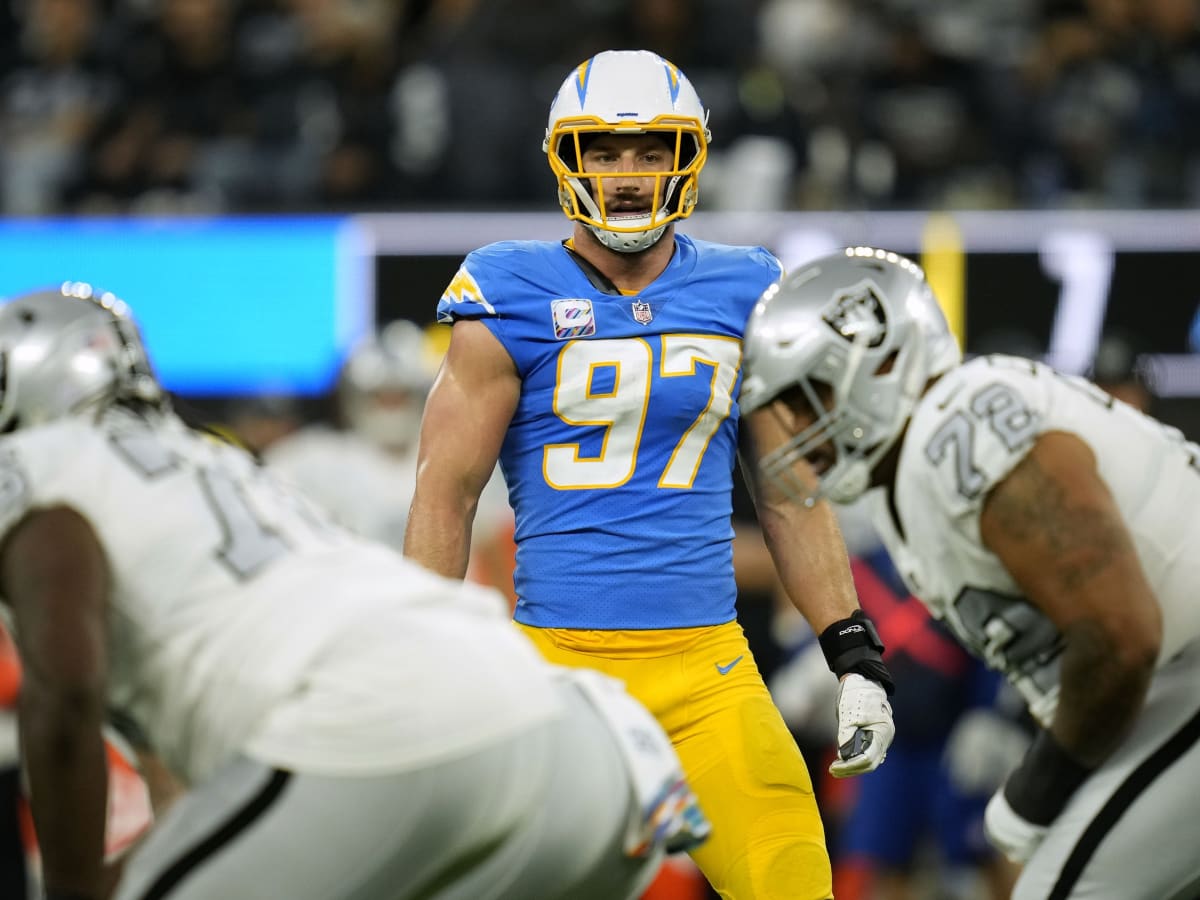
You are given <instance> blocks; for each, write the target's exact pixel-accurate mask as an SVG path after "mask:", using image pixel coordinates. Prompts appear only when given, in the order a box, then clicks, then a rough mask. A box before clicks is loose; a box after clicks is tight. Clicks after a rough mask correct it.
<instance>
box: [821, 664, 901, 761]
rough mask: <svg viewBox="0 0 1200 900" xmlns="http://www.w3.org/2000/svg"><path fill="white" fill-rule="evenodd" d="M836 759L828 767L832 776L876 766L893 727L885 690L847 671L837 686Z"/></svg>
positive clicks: (885, 749) (883, 752) (889, 740)
mask: <svg viewBox="0 0 1200 900" xmlns="http://www.w3.org/2000/svg"><path fill="white" fill-rule="evenodd" d="M837 717H838V733H837V741H838V758H837V759H836V760H834V762H833V763H832V764H831V765H830V766H829V774H831V775H832V776H833V777H834V778H847V777H849V776H851V775H861V774H862V773H863V772H871V771H874V770H875V769H877V768H879V764H880V763H882V762H883V759H884V757H885V756H887V751H888V747H890V746H891V745H892V738H894V737H895V736H896V726H895V724H894V723H893V722H892V707H891V704H890V703H888V699H887V692H886V691H885V690H884V689H883V687H882V686H881V685H880V684H878V683H877V682H874V681H871V680H870V679H869V678H864V677H863V676H862V675H859V674H857V673H855V672H851V673H850V674H849V675H847V676H846V677H845V678H843V679H842V683H841V684H840V685H839V686H838V699H837Z"/></svg>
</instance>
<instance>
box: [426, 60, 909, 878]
mask: <svg viewBox="0 0 1200 900" xmlns="http://www.w3.org/2000/svg"><path fill="white" fill-rule="evenodd" d="M707 119H708V113H707V111H706V110H705V109H704V107H703V106H702V105H701V102H700V99H699V97H698V96H697V94H696V91H695V89H694V88H693V87H692V84H691V83H690V82H689V81H688V79H687V78H686V77H685V76H684V74H683V73H682V72H680V71H679V69H677V68H676V67H675V66H674V65H672V64H671V63H670V62H668V61H667V60H665V59H663V58H661V57H659V56H658V55H656V54H654V53H650V52H647V51H640V50H632V51H608V52H604V53H600V54H598V55H597V56H595V57H593V58H591V59H588V60H585V61H584V62H583V63H581V64H580V65H579V66H578V67H577V68H576V69H575V70H574V71H572V72H571V73H570V74H569V75H568V77H567V78H566V80H565V81H564V82H563V84H562V87H561V89H560V90H559V92H558V94H557V96H556V97H555V98H554V102H553V104H552V105H551V107H550V114H549V121H548V126H547V129H546V135H545V140H544V144H543V149H544V150H545V152H546V154H547V157H548V159H549V162H550V168H551V170H552V171H553V173H554V175H555V177H556V179H557V182H558V200H559V202H560V204H561V205H562V208H563V211H564V212H565V213H566V215H567V218H568V219H569V220H570V221H571V222H572V223H573V231H572V233H571V236H570V237H569V238H568V239H567V240H565V241H562V242H561V243H560V242H540V241H506V242H501V243H497V244H491V245H488V246H485V247H483V248H481V249H479V250H476V251H474V252H473V253H471V254H470V255H468V256H467V258H466V260H465V261H464V262H463V264H462V267H461V268H460V269H459V271H458V273H457V274H456V275H455V277H454V278H453V280H452V281H451V283H450V285H449V286H448V287H447V289H446V291H445V294H444V295H443V296H442V298H441V302H440V303H439V305H438V317H439V319H440V320H441V321H444V322H447V323H453V329H452V332H451V338H450V346H449V351H448V353H447V356H446V358H445V360H444V362H443V365H442V368H441V370H440V373H439V375H438V377H437V379H436V381H435V383H434V387H433V389H432V391H431V393H430V396H429V399H428V402H427V405H426V409H425V417H424V419H423V422H422V433H421V443H420V450H419V454H418V457H419V461H418V474H417V489H416V493H415V495H414V498H413V505H412V508H411V511H410V515H409V523H408V530H407V533H406V536H405V544H404V549H405V553H406V554H408V555H410V556H411V557H413V558H414V559H416V560H417V561H419V562H421V563H423V564H425V565H427V566H429V567H430V568H432V569H433V570H435V571H437V572H440V573H442V574H444V575H449V576H453V577H462V575H463V573H464V571H465V569H466V565H467V554H468V548H469V545H470V534H471V527H472V519H473V515H474V509H475V506H476V503H477V500H478V497H479V494H480V491H481V489H482V487H483V485H484V483H485V482H486V481H487V478H488V476H489V475H490V474H491V471H492V468H493V466H494V465H495V464H496V461H497V458H499V461H500V465H501V468H502V471H503V473H504V477H505V480H506V482H507V484H508V489H509V500H510V502H511V505H512V507H513V509H514V511H515V513H516V543H517V569H516V576H515V577H516V593H517V598H518V599H517V605H516V611H515V617H516V620H517V622H518V623H520V625H521V627H522V628H523V629H524V631H525V633H526V634H528V635H529V636H530V637H531V638H532V639H533V640H534V641H535V643H537V645H538V646H539V647H541V648H542V650H543V652H544V653H545V655H546V656H547V657H548V658H549V659H551V660H553V661H555V662H558V663H563V664H566V665H572V666H583V667H593V668H596V669H600V670H602V671H604V672H608V673H610V674H613V675H616V676H618V677H620V678H621V679H622V680H624V681H625V682H626V683H627V684H628V686H629V689H630V691H631V693H633V694H634V695H635V696H637V697H638V698H639V699H641V700H642V701H643V702H644V703H645V704H646V705H647V706H648V707H649V708H650V709H651V711H653V712H654V713H655V714H656V715H657V716H658V718H659V721H660V722H661V723H662V724H663V726H664V727H665V728H666V729H667V732H668V733H669V734H670V736H671V739H672V740H673V741H674V743H675V745H676V747H677V749H678V750H679V753H680V756H681V758H682V759H683V762H684V767H685V769H686V771H687V772H688V775H689V778H690V780H691V782H692V784H693V786H694V787H695V789H696V792H697V794H698V795H699V797H700V801H701V804H702V805H703V807H704V809H705V812H706V813H707V814H708V816H709V818H710V819H711V820H712V822H713V826H714V827H713V836H712V838H711V840H710V841H708V842H707V843H706V844H705V845H704V846H703V847H702V848H700V849H699V850H698V851H697V852H696V853H695V854H694V858H695V860H696V862H697V863H698V864H699V866H700V868H701V869H702V870H703V871H704V874H705V876H706V877H707V878H708V879H709V881H710V882H711V883H712V885H713V886H714V887H715V888H716V890H717V891H718V892H719V893H720V894H721V896H723V897H726V898H736V900H751V898H755V900H771V898H781V900H783V898H786V900H824V898H827V897H829V896H830V893H831V884H830V866H829V858H828V853H827V850H826V845H825V839H824V834H823V831H822V826H821V820H820V817H819V815H818V811H817V808H816V803H815V800H814V797H813V790H812V784H811V782H810V779H809V775H808V771H807V768H806V766H805V763H804V760H803V759H802V758H801V756H800V753H799V750H798V749H797V747H796V744H795V741H794V740H793V738H792V736H791V734H790V733H789V731H788V729H787V727H786V725H785V724H784V722H783V719H782V717H781V716H780V714H779V712H778V710H777V709H776V708H775V706H774V705H773V704H772V702H771V697H770V695H769V694H768V692H767V689H766V686H765V685H764V684H763V679H762V676H761V675H760V673H759V670H758V668H757V666H756V665H755V662H754V659H753V657H752V654H751V652H750V648H749V646H748V644H747V642H746V638H745V635H744V634H743V632H742V629H741V628H740V626H739V624H738V621H737V616H736V611H735V607H734V597H735V593H736V586H735V582H734V572H733V565H732V542H733V528H732V525H731V521H730V514H731V505H732V497H731V494H732V487H733V474H732V473H733V467H734V465H735V462H736V459H735V456H736V451H737V446H738V405H737V402H736V399H735V398H736V397H737V390H738V386H739V384H740V381H741V337H742V329H743V326H744V324H745V320H746V315H747V314H748V312H749V310H750V308H751V306H752V305H753V303H754V301H755V300H756V299H757V296H758V295H759V294H760V293H761V292H762V290H763V289H764V288H765V287H766V286H767V285H768V284H770V283H771V282H772V281H774V280H775V279H776V278H778V276H779V273H780V267H779V263H778V261H777V260H776V259H775V258H774V257H773V256H771V254H769V253H768V252H767V251H766V250H763V249H762V248H759V247H733V246H726V245H721V244H714V243H708V242H704V241H699V240H693V239H692V238H689V237H687V236H685V235H682V234H677V233H676V232H675V226H676V223H677V222H679V221H680V220H682V219H685V218H686V217H687V216H688V215H690V214H691V212H692V210H693V209H694V208H695V206H696V201H697V190H698V178H699V174H700V171H701V169H702V168H703V166H704V162H705V159H706V158H707V155H708V144H709V137H710V135H709V130H708V126H707ZM777 499H778V498H776V497H774V496H773V495H771V494H763V495H762V496H760V497H759V506H758V513H759V517H760V520H761V522H762V525H763V527H764V529H765V532H766V537H767V541H768V543H769V544H770V545H771V547H772V550H773V552H774V554H775V558H776V561H777V564H778V565H779V567H780V571H781V573H782V577H783V580H784V583H785V586H786V588H787V590H788V592H789V594H790V596H791V598H792V600H793V602H794V603H795V604H796V605H797V606H798V608H799V609H800V610H801V611H802V612H803V613H804V615H805V616H806V617H807V619H808V620H809V622H810V623H811V624H812V626H813V628H814V629H815V630H816V631H817V633H819V634H821V635H823V646H824V647H825V648H826V651H827V652H826V655H827V658H828V660H829V664H830V668H831V669H832V670H833V671H834V672H835V673H836V675H837V677H838V678H840V679H841V701H840V705H839V708H838V716H839V720H840V724H841V728H840V734H841V737H840V742H841V743H842V744H843V745H844V747H845V749H844V755H843V757H842V758H840V759H839V760H837V761H836V762H835V763H834V765H833V770H834V772H835V774H837V775H852V774H856V773H859V772H865V771H868V770H870V769H873V768H875V767H876V766H877V765H878V764H879V763H880V762H881V761H882V760H883V757H884V754H885V752H886V750H887V746H888V743H889V742H890V740H891V736H892V734H893V726H892V721H891V713H890V709H889V706H888V703H887V698H886V693H885V691H886V689H887V688H889V687H890V677H889V676H888V674H887V669H886V668H885V667H884V665H883V663H882V660H881V658H880V655H879V651H880V649H881V644H880V643H879V641H878V637H877V635H876V634H875V633H874V631H873V628H872V626H871V625H870V622H869V621H868V620H867V619H866V618H865V616H863V614H862V612H861V610H859V609H858V606H857V602H856V599H855V594H854V589H853V585H852V582H851V579H850V574H849V567H848V563H847V558H846V553H845V548H844V546H843V545H842V543H841V540H840V536H839V534H838V531H837V527H836V524H835V520H834V516H833V513H832V510H831V509H829V508H827V507H825V506H824V505H822V506H821V507H820V508H819V509H818V510H817V511H816V512H815V513H810V514H803V515H798V514H796V513H795V511H794V510H792V509H791V508H790V507H789V506H788V505H786V504H781V503H779V502H777Z"/></svg>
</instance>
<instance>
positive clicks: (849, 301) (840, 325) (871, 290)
mask: <svg viewBox="0 0 1200 900" xmlns="http://www.w3.org/2000/svg"><path fill="white" fill-rule="evenodd" d="M821 318H823V319H824V320H825V322H826V323H827V324H828V325H829V327H830V328H832V329H833V330H834V331H836V332H837V333H838V334H840V335H841V336H842V337H844V338H845V339H846V340H848V341H855V340H858V339H859V335H861V334H866V335H867V339H866V340H867V346H868V347H878V346H879V345H880V344H882V343H883V339H884V338H885V337H887V315H886V314H885V313H884V311H883V304H882V303H880V302H879V297H878V296H877V295H876V293H875V286H874V285H873V284H871V282H869V281H861V282H859V283H858V284H856V285H854V287H852V288H850V289H849V290H848V291H846V292H845V293H843V294H841V295H840V296H838V297H837V298H836V299H835V300H834V301H833V303H831V304H830V305H829V308H828V310H827V311H826V312H825V314H824V315H823V316H822V317H821Z"/></svg>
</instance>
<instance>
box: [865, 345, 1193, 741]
mask: <svg viewBox="0 0 1200 900" xmlns="http://www.w3.org/2000/svg"><path fill="white" fill-rule="evenodd" d="M1048 432H1066V433H1069V434H1073V435H1076V436H1077V437H1079V438H1080V439H1081V440H1083V441H1084V443H1086V444H1087V445H1088V446H1089V447H1090V448H1091V450H1092V452H1093V453H1094V454H1095V457H1096V465H1097V470H1098V471H1099V474H1100V477H1101V478H1102V479H1103V480H1104V482H1105V484H1106V485H1107V487H1108V490H1109V492H1110V493H1111V494H1112V497H1113V499H1114V501H1115V502H1116V505H1117V507H1118V509H1119V510H1120V512H1121V516H1122V518H1123V519H1124V521H1125V524H1126V527H1127V528H1128V529H1129V532H1130V534H1131V536H1132V538H1133V541H1134V544H1135V546H1136V548H1137V551H1138V558H1139V560H1140V561H1141V564H1142V568H1143V570H1144V571H1145V574H1146V576H1147V578H1148V579H1149V582H1150V585H1151V586H1152V587H1153V588H1154V592H1155V595H1156V597H1157V599H1158V603H1159V605H1160V607H1161V608H1162V613H1163V625H1164V627H1163V635H1164V637H1163V646H1162V649H1161V652H1160V654H1159V660H1160V664H1161V662H1162V661H1164V660H1167V659H1170V658H1171V657H1172V656H1173V655H1174V654H1175V653H1176V652H1177V651H1178V650H1179V649H1180V648H1181V647H1183V646H1184V645H1185V644H1187V643H1189V642H1191V641H1193V640H1195V639H1197V638H1200V601H1198V600H1197V597H1196V585H1198V584H1200V554H1198V553H1197V552H1196V550H1197V548H1198V547H1200V470H1198V469H1197V464H1198V462H1197V453H1200V448H1198V447H1197V446H1196V445H1195V444H1189V443H1187V442H1186V441H1185V440H1184V439H1183V436H1182V435H1181V434H1180V433H1179V431H1177V430H1176V429H1174V428H1170V427H1168V426H1165V425H1163V424H1162V423H1160V422H1158V421H1156V420H1155V419H1152V418H1150V417H1149V416H1146V415H1143V414H1142V413H1140V412H1138V411H1137V410H1135V409H1133V408H1132V407H1130V406H1127V405H1126V404H1124V403H1120V402H1118V401H1116V400H1114V399H1113V398H1112V397H1110V396H1109V395H1108V394H1106V393H1104V392H1103V391H1102V390H1100V388H1098V387H1096V386H1095V385H1093V384H1090V383H1089V382H1087V381H1084V380H1083V379H1080V378H1076V377H1074V376H1069V375H1063V374H1061V373H1058V372H1056V371H1054V370H1053V369H1051V368H1050V367H1048V366H1045V365H1042V364H1041V363H1036V362H1031V361H1030V360H1026V359H1019V358H1016V357H1008V356H998V355H997V356H988V357H981V358H979V359H975V360H972V361H971V362H969V363H967V364H966V365H963V366H961V367H959V368H957V369H954V370H952V371H951V372H949V373H948V374H946V375H945V376H944V377H943V378H941V379H940V380H939V381H938V382H937V383H936V384H935V385H934V386H933V387H932V388H931V389H930V390H929V391H928V392H927V393H926V394H925V396H924V397H922V398H921V400H920V401H919V402H918V405H917V408H916V410H915V411H914V413H913V417H912V421H911V424H910V425H909V428H908V432H907V434H906V435H905V438H904V445H903V448H902V450H901V454H900V462H899V468H898V472H897V477H896V487H895V505H896V512H897V515H898V516H899V519H900V524H901V526H902V528H903V534H901V533H900V532H899V531H898V530H897V528H896V526H895V524H894V520H893V519H892V516H891V513H890V512H889V510H888V508H887V499H886V496H885V495H883V492H881V491H875V492H873V493H872V494H871V498H870V502H871V503H872V504H873V507H872V514H873V518H874V521H875V523H876V526H877V527H878V529H879V531H880V534H881V536H882V537H883V540H884V543H885V544H886V545H887V547H888V550H889V552H890V553H891V556H892V558H893V559H894V560H895V561H896V564H897V567H898V568H899V569H900V571H901V573H902V574H903V575H904V578H905V580H906V581H907V582H908V586H909V588H910V589H911V590H912V591H913V593H914V594H915V595H916V596H918V597H920V598H921V600H923V601H924V602H925V604H926V605H927V606H929V607H930V609H931V611H932V612H933V614H934V615H935V616H937V617H938V618H940V619H943V620H944V621H945V622H946V623H947V624H948V625H949V626H950V627H951V628H952V629H953V630H954V631H955V633H956V634H957V635H958V637H959V638H960V639H961V640H962V642H963V643H964V644H966V645H967V646H968V647H969V648H970V649H972V650H973V651H974V652H975V653H976V654H977V655H979V656H980V657H982V658H983V659H984V660H985V661H987V662H988V663H989V664H990V665H991V666H993V667H994V668H997V669H1000V670H1002V671H1004V672H1005V674H1006V675H1007V676H1008V678H1009V680H1010V681H1012V682H1013V684H1014V685H1015V686H1016V687H1017V689H1018V690H1019V691H1020V692H1021V693H1022V695H1023V696H1024V697H1025V699H1026V701H1027V702H1028V703H1029V706H1030V711H1031V712H1032V713H1033V714H1034V715H1035V716H1036V717H1037V718H1038V719H1039V720H1041V721H1042V722H1043V723H1049V722H1050V721H1051V720H1052V718H1053V715H1054V708H1055V705H1056V703H1057V694H1058V678H1059V671H1058V657H1059V654H1060V652H1061V647H1062V644H1061V637H1060V635H1059V633H1058V631H1057V629H1056V627H1055V626H1054V625H1053V624H1052V623H1051V622H1050V621H1049V620H1048V619H1047V618H1046V617H1045V616H1044V615H1043V614H1042V613H1041V612H1040V611H1039V610H1038V609H1037V608H1036V607H1034V606H1033V605H1032V604H1030V603H1028V602H1026V600H1025V599H1024V598H1023V597H1022V596H1021V591H1020V588H1019V587H1018V585H1017V584H1016V582H1015V581H1014V580H1013V578H1012V576H1011V575H1009V573H1008V572H1007V571H1006V570H1005V568H1004V567H1003V566H1002V565H1001V563H1000V560H999V559H998V558H997V557H996V556H995V555H994V554H993V553H991V552H990V551H989V550H988V549H987V547H985V546H984V544H983V542H982V540H981V538H980V534H979V515H980V511H981V510H982V507H983V503H984V501H985V499H986V498H987V496H988V494H989V493H990V492H991V490H992V489H993V488H994V487H995V486H996V485H997V484H999V483H1000V482H1002V481H1003V480H1004V479H1005V477H1007V476H1008V474H1009V473H1011V472H1012V471H1013V469H1015V468H1016V466H1017V465H1018V464H1019V463H1020V462H1021V460H1023V459H1024V458H1025V456H1026V455H1027V454H1028V453H1029V450H1030V449H1031V448H1032V446H1033V443H1034V441H1036V440H1037V438H1038V437H1039V436H1040V435H1042V434H1046V433H1048ZM1048 499H1049V498H1048ZM1031 515H1036V510H1035V511H1031Z"/></svg>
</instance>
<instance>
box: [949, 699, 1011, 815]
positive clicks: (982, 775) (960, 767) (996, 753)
mask: <svg viewBox="0 0 1200 900" xmlns="http://www.w3.org/2000/svg"><path fill="white" fill-rule="evenodd" d="M1029 741H1030V736H1029V734H1028V732H1026V731H1025V729H1023V728H1022V727H1021V726H1020V725H1018V724H1017V723H1016V722H1014V721H1012V720H1011V719H1009V718H1008V717H1007V716H1004V715H1002V714H1001V713H998V712H995V711H994V710H992V709H989V708H986V707H981V708H979V709H971V710H968V711H967V712H965V713H963V714H962V715H961V716H959V718H958V721H957V722H955V723H954V729H953V730H952V731H951V732H950V737H949V738H948V739H947V740H946V750H945V754H944V755H943V763H944V764H945V766H946V770H947V772H948V773H949V775H950V780H951V782H952V783H953V784H954V786H955V787H956V788H958V790H959V791H961V792H962V793H964V794H973V795H976V796H987V795H988V794H990V793H992V791H994V790H996V788H998V787H999V786H1000V785H1002V784H1004V779H1006V778H1007V777H1008V773H1009V772H1011V771H1012V770H1013V769H1015V768H1016V767H1017V766H1018V765H1019V764H1020V762H1021V758H1022V757H1023V756H1024V755H1025V751H1026V750H1027V749H1029Z"/></svg>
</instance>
